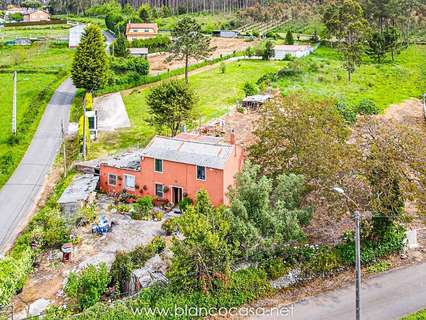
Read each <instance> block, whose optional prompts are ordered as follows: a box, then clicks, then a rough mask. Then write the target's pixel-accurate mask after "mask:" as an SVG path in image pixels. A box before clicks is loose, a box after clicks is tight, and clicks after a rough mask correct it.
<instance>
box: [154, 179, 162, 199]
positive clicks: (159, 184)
mask: <svg viewBox="0 0 426 320" xmlns="http://www.w3.org/2000/svg"><path fill="white" fill-rule="evenodd" d="M157 186H161V197H160V196H159V195H158V194H157ZM154 191H155V196H156V197H158V198H160V199H163V198H164V184H162V183H155V184H154Z"/></svg>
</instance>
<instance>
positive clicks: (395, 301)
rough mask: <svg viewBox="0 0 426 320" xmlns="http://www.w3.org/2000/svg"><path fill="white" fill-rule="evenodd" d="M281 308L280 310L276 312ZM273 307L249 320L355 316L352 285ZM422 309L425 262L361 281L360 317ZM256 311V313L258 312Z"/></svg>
mask: <svg viewBox="0 0 426 320" xmlns="http://www.w3.org/2000/svg"><path fill="white" fill-rule="evenodd" d="M279 308H281V313H280V311H279ZM285 308H286V306H284V305H283V306H277V307H276V308H275V309H270V310H268V311H267V312H268V314H267V313H265V314H262V315H258V316H255V317H251V319H269V320H272V319H294V320H328V319H333V320H347V319H355V289H354V287H353V286H351V287H347V288H343V289H339V290H336V291H332V292H329V293H325V294H321V295H318V296H315V297H311V298H307V299H305V300H302V301H299V302H297V303H296V304H294V305H292V306H287V310H285ZM424 308H426V263H423V264H419V265H414V266H410V267H406V268H403V269H399V270H395V271H390V272H387V273H384V274H382V275H379V276H376V277H373V278H370V279H368V280H366V281H365V282H363V284H362V290H361V318H362V319H363V320H392V319H400V318H401V317H402V316H404V315H407V314H410V313H413V312H415V311H417V310H420V309H424ZM258 314H259V313H258Z"/></svg>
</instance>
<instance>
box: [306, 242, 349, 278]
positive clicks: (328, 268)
mask: <svg viewBox="0 0 426 320" xmlns="http://www.w3.org/2000/svg"><path fill="white" fill-rule="evenodd" d="M341 266H342V260H341V258H340V256H339V254H338V252H337V251H336V250H334V248H330V247H328V246H321V247H320V248H319V249H318V250H317V251H316V252H315V254H314V255H313V256H312V258H311V259H310V260H309V262H308V263H306V264H304V265H303V266H302V272H303V274H304V275H305V276H307V277H309V276H326V275H329V274H330V273H332V272H333V271H334V270H336V269H338V268H340V267H341Z"/></svg>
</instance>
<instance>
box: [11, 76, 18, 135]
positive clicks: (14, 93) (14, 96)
mask: <svg viewBox="0 0 426 320" xmlns="http://www.w3.org/2000/svg"><path fill="white" fill-rule="evenodd" d="M17 78H18V73H17V72H16V71H15V72H14V73H13V107H12V133H13V134H14V135H16V82H17Z"/></svg>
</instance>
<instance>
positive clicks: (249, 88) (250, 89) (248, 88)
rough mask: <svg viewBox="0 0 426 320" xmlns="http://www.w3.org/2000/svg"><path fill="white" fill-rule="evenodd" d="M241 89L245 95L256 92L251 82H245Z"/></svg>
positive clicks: (256, 89)
mask: <svg viewBox="0 0 426 320" xmlns="http://www.w3.org/2000/svg"><path fill="white" fill-rule="evenodd" d="M243 91H244V94H245V96H246V97H248V96H252V95H255V94H257V92H258V88H257V87H256V85H255V84H254V83H252V82H248V81H247V82H246V83H245V84H244V87H243Z"/></svg>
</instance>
